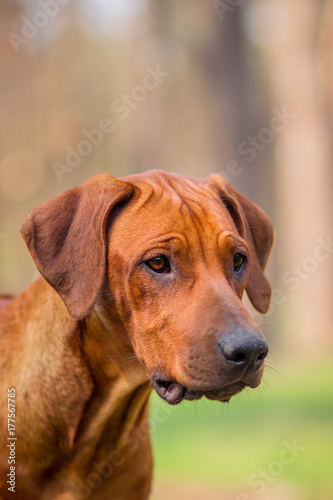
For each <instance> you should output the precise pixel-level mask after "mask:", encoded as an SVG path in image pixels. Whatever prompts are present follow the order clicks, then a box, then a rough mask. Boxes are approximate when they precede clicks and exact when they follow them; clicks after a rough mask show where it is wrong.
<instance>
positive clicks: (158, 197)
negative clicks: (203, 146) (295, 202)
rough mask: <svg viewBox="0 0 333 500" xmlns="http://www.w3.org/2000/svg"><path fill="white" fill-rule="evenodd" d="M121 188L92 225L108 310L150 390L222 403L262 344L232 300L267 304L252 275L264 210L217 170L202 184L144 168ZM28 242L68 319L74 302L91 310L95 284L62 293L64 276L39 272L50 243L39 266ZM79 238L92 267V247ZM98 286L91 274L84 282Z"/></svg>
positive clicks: (262, 352) (258, 272)
mask: <svg viewBox="0 0 333 500" xmlns="http://www.w3.org/2000/svg"><path fill="white" fill-rule="evenodd" d="M121 185H122V191H121V190H118V198H117V201H116V202H114V203H113V207H112V212H111V211H110V209H109V208H108V209H107V210H106V209H105V211H104V212H105V215H104V216H103V223H102V224H99V225H98V229H100V230H101V231H102V232H103V233H105V241H104V244H103V245H102V247H103V248H104V249H105V250H104V251H105V253H104V256H103V259H104V260H106V262H107V267H106V272H107V277H108V282H109V287H110V290H111V294H112V297H113V301H114V302H115V304H116V309H117V312H118V314H119V316H120V318H121V320H122V322H123V324H124V325H125V327H126V329H127V331H128V334H129V336H130V338H131V341H132V344H133V348H134V350H135V352H136V354H137V356H138V358H139V360H140V361H141V362H142V363H143V365H144V366H145V369H146V372H147V374H148V376H149V377H150V379H151V381H152V384H153V386H154V388H155V389H156V391H157V392H158V394H159V395H160V396H161V397H162V398H164V399H165V400H166V401H168V402H169V403H171V404H175V403H178V402H180V401H181V400H183V399H198V398H200V397H201V396H203V395H204V396H206V397H208V398H209V399H217V400H220V401H225V400H229V399H230V397H231V396H232V395H234V394H236V393H237V392H239V391H240V390H242V389H243V388H244V387H246V386H250V387H256V386H257V385H258V384H259V383H260V380H261V377H262V372H263V363H264V358H265V356H266V354H267V350H268V349H267V346H266V344H265V341H264V339H263V337H262V335H261V333H260V332H259V331H258V329H257V328H256V326H255V325H254V323H253V321H252V319H251V317H250V315H249V313H248V312H247V310H246V308H245V307H244V305H243V303H242V300H241V299H242V295H243V292H244V290H245V288H246V289H247V292H248V294H249V297H250V299H251V301H252V302H253V304H254V305H255V307H256V308H257V309H258V310H260V311H262V312H263V311H265V310H266V309H267V307H268V303H269V296H270V287H269V285H268V283H267V281H266V280H265V278H264V276H263V274H262V269H263V267H264V265H265V263H266V260H267V257H268V253H269V250H270V247H271V244H272V228H271V225H270V223H269V220H268V218H267V216H265V214H263V212H262V211H260V209H259V208H258V207H256V206H255V205H254V204H252V203H250V202H249V201H248V200H246V199H245V198H243V197H241V195H239V194H238V193H236V192H235V191H233V190H232V188H230V186H228V185H227V184H226V183H225V182H224V181H223V179H222V178H219V177H212V178H209V179H207V180H205V181H202V180H193V179H188V178H185V177H182V176H175V175H171V174H165V173H161V172H148V173H147V174H145V175H143V174H142V175H138V176H132V177H128V178H124V179H122V180H121V181H120V183H119V186H121ZM84 186H85V185H84ZM124 186H125V188H124ZM78 189H79V188H78ZM88 189H89V188H88ZM100 191H101V190H99V197H105V196H107V195H106V194H105V187H104V189H103V190H102V191H103V194H101V192H100ZM68 193H69V192H68ZM119 193H122V194H119ZM124 193H125V194H124ZM67 198H68V197H67ZM70 198H71V201H70V203H69V201H68V199H67V201H66V205H67V210H72V211H76V219H77V217H78V216H77V211H78V208H77V207H78V204H79V203H80V202H79V201H78V200H79V197H78V193H76V194H75V195H74V194H72V196H71V197H70ZM74 198H75V199H74ZM90 201H91V203H94V197H93V196H92V195H91V196H90ZM99 203H100V202H99ZM106 206H109V205H108V204H107V203H106ZM44 212H45V211H44ZM101 212H103V210H101ZM104 212H103V213H104ZM96 213H97V211H96ZM106 213H108V215H106ZM44 217H45V213H44ZM97 217H98V215H97ZM81 218H82V217H81ZM34 219H35V220H34V232H35V234H36V226H37V224H36V217H35V218H34ZM73 219H74V216H73V217H72V219H71V220H70V221H67V223H66V228H65V227H62V229H61V230H60V229H59V228H58V230H57V231H53V236H52V238H53V240H54V239H57V240H58V246H59V244H60V245H61V244H63V241H64V238H65V239H66V238H67V239H68V238H69V236H70V237H72V236H73V235H74V234H76V235H77V236H76V237H77V238H79V232H78V230H77V229H76V230H75V231H74V230H73V231H72V235H70V231H69V230H68V225H69V226H70V227H71V226H73V224H75V223H76V222H75V221H73ZM95 219H96V215H95V212H94V215H92V216H90V217H87V216H86V220H85V221H81V222H82V224H88V225H89V224H96V220H95ZM106 220H107V221H106ZM48 221H49V222H48V224H49V227H51V225H50V219H49V218H48ZM77 226H78V228H79V224H77ZM88 229H89V228H88ZM82 231H85V229H84V228H83V229H82ZM89 231H90V232H94V231H96V234H98V231H97V229H92V228H90V229H89ZM23 233H24V234H25V236H26V240H27V239H28V237H29V235H31V228H27V227H23ZM27 236H28V237H27ZM95 237H96V235H95ZM103 237H104V236H103ZM37 239H38V237H37ZM37 239H36V237H35V238H34V240H35V244H32V243H31V242H30V246H29V241H28V246H29V248H30V249H31V248H33V249H34V251H35V255H34V253H33V252H32V253H33V256H34V258H35V261H36V263H37V265H38V266H39V269H40V270H41V269H43V272H42V271H41V272H42V274H44V276H45V277H46V279H48V281H49V282H50V283H51V284H52V286H54V288H55V289H56V290H57V291H58V292H59V293H60V295H61V296H62V297H63V299H64V302H65V304H66V305H67V307H68V310H69V311H70V313H71V314H72V315H73V316H74V317H82V316H84V315H86V314H87V307H88V306H87V305H86V307H85V308H84V307H83V304H84V303H85V302H87V303H88V302H89V308H90V309H91V307H93V304H94V303H95V302H96V300H97V297H98V290H97V292H96V290H95V294H94V299H93V300H92V299H91V298H89V293H90V292H89V291H87V290H81V294H80V296H77V294H75V297H73V294H72V298H69V296H70V294H71V291H70V290H69V284H66V287H64V285H63V284H64V280H65V279H66V278H65V277H64V273H60V274H61V276H60V274H59V272H58V273H57V277H56V279H55V277H54V275H53V276H52V277H50V272H49V271H48V272H47V271H45V269H46V267H47V268H48V269H50V268H51V267H52V263H51V264H50V250H49V252H48V257H47V261H48V263H45V257H44V262H43V263H42V264H41V257H40V255H42V254H45V250H44V251H40V252H39V256H38V255H37V257H36V253H37V252H36V248H37V246H36V241H37ZM39 240H41V238H39ZM82 244H83V245H85V252H86V253H88V255H89V252H90V254H91V255H90V258H91V260H94V259H95V264H94V267H95V269H97V270H99V268H100V267H101V264H100V262H101V259H100V258H97V260H96V256H95V255H92V254H95V252H96V250H91V249H90V248H89V247H88V246H87V242H82ZM71 245H72V246H73V243H72V244H71ZM100 248H101V246H100ZM72 251H73V250H72ZM99 251H100V249H99ZM58 253H59V252H58ZM79 253H80V255H82V256H83V255H84V251H82V250H80V252H79ZM67 259H68V257H67ZM81 259H83V261H84V262H83V263H81V274H82V273H83V274H85V273H87V272H90V279H91V280H92V281H94V279H93V278H92V277H91V270H90V271H89V269H88V268H89V262H86V257H81ZM96 262H97V264H96ZM61 264H62V266H64V257H63V258H62V262H61ZM78 264H79V262H78ZM53 266H54V263H53ZM96 266H97V267H96ZM72 267H73V266H72ZM74 267H75V266H74ZM86 268H87V270H86V271H85V269H86ZM104 269H105V265H104ZM72 272H73V271H72ZM92 272H94V271H92ZM67 274H68V271H67ZM67 274H66V277H67ZM84 279H87V280H88V281H89V276H88V277H87V278H84ZM76 282H78V280H76ZM70 286H74V285H73V283H71V285H70ZM101 286H102V282H101V279H99V284H98V283H97V284H94V283H93V285H92V286H91V285H90V289H91V288H95V289H96V288H98V289H100V287H101ZM81 288H82V284H81ZM80 301H81V302H80ZM80 303H81V306H80ZM80 307H81V312H80V314H79V313H78V310H79V308H80ZM83 309H84V311H83ZM82 311H83V312H82Z"/></svg>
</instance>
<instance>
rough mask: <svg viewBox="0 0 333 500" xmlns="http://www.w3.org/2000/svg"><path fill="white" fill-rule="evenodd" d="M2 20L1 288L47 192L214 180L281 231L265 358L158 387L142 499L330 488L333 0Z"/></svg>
mask: <svg viewBox="0 0 333 500" xmlns="http://www.w3.org/2000/svg"><path fill="white" fill-rule="evenodd" d="M0 28H1V31H0V33H1V40H0V89H1V92H0V290H1V292H12V293H18V292H20V291H21V290H23V289H24V288H25V287H27V286H28V285H29V284H30V283H31V282H32V281H33V280H34V279H36V278H37V276H38V273H37V272H36V270H35V268H34V265H33V263H32V260H31V258H30V256H29V254H28V251H27V250H26V248H25V245H24V243H23V240H22V238H21V236H20V234H19V231H18V228H19V226H20V224H21V223H22V222H23V220H24V219H25V217H26V215H27V213H28V212H29V210H30V209H31V208H33V207H34V206H36V205H38V204H39V203H41V202H42V201H44V200H46V199H48V198H51V197H53V196H56V195H57V194H59V193H60V192H62V191H64V190H65V189H68V188H70V187H72V186H75V185H79V184H81V183H82V182H84V180H85V179H87V178H88V177H90V176H93V175H95V174H97V173H101V172H109V173H110V174H112V175H114V176H123V175H126V174H131V173H138V172H142V171H144V170H149V169H155V168H159V169H163V170H167V171H170V172H181V173H184V174H187V175H189V176H193V177H205V176H208V175H209V174H211V173H213V172H218V173H220V174H222V175H224V176H225V177H226V178H227V180H228V181H229V182H230V183H231V184H232V185H233V186H234V187H235V188H236V189H238V190H239V191H241V192H242V193H243V194H245V195H246V196H247V197H248V198H250V199H251V200H253V201H255V202H256V203H258V204H259V205H260V206H261V207H263V208H264V209H265V211H266V212H267V213H268V214H269V216H270V217H271V219H272V221H273V223H274V226H275V228H276V243H275V247H274V250H273V253H272V256H271V260H270V263H269V266H268V268H267V275H268V277H269V279H270V281H271V283H272V286H273V290H274V291H273V298H272V305H271V308H270V310H269V312H268V314H267V315H266V316H265V317H261V316H260V315H259V314H258V313H256V312H255V311H252V312H253V315H254V317H255V320H256V321H257V323H258V324H259V325H261V327H262V329H263V331H264V333H265V336H266V338H267V339H268V341H269V344H270V347H271V355H270V358H269V360H268V362H267V365H268V366H267V369H266V373H265V377H264V381H263V383H262V385H261V386H260V388H259V389H257V390H256V391H252V390H249V392H247V393H245V394H243V395H240V396H239V397H238V398H234V400H232V401H231V402H230V403H229V404H228V405H221V404H219V403H211V402H208V401H200V402H198V403H191V404H182V405H180V406H179V407H176V408H170V407H167V406H166V405H164V403H162V402H161V401H159V400H158V398H157V396H155V395H153V397H152V435H153V445H154V452H155V478H154V487H153V494H152V500H169V499H170V498H172V499H173V500H178V499H179V500H180V499H181V500H183V499H184V498H186V499H193V500H197V499H205V500H207V499H209V500H215V499H225V500H229V499H232V500H234V499H235V500H252V499H258V500H259V499H263V500H266V499H267V500H274V499H275V498H276V499H279V500H312V499H313V500H314V499H318V498H320V499H321V500H331V499H332V498H333V478H332V470H333V397H332V396H333V363H332V361H333V351H332V344H333V326H332V319H333V304H332V296H333V294H332V291H333V290H332V288H333V231H332V222H333V221H332V218H333V210H332V177H333V174H332V167H331V165H332V157H333V150H332V140H331V136H332V127H333V91H332V89H333V2H332V1H330V0H326V1H325V0H302V1H300V0H299V1H297V0H294V1H292V2H291V1H290V0H264V1H262V0H211V1H209V2H202V1H199V0H192V1H188V0H187V1H186V0H183V1H176V0H169V1H167V2H166V1H163V0H151V1H149V0H122V1H121V2H120V1H112V0H111V1H108V0H80V1H78V0H38V1H36V0H10V1H9V0H0ZM249 307H250V306H249ZM156 409H159V413H158V414H159V415H161V414H162V415H164V417H165V418H158V419H156V418H154V415H155V414H156V413H154V411H156Z"/></svg>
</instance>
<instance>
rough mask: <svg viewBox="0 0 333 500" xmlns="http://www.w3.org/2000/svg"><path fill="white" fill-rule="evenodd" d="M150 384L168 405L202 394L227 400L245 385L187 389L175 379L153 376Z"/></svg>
mask: <svg viewBox="0 0 333 500" xmlns="http://www.w3.org/2000/svg"><path fill="white" fill-rule="evenodd" d="M152 385H153V387H154V389H155V391H156V392H157V394H158V395H159V396H160V397H161V398H162V399H164V401H166V402H167V403H169V404H170V405H176V404H178V403H181V402H182V401H183V400H187V401H194V400H196V399H200V398H202V397H203V396H205V397H206V398H207V399H211V400H215V401H221V402H228V401H229V400H230V398H231V397H232V396H234V395H235V394H237V393H239V392H240V391H242V390H243V389H244V387H246V384H245V383H243V382H235V383H233V384H230V385H228V386H225V387H223V388H221V389H213V390H207V391H202V390H200V391H197V390H193V389H189V388H188V387H185V386H183V385H182V384H180V383H179V382H176V381H175V380H164V379H161V378H153V379H152Z"/></svg>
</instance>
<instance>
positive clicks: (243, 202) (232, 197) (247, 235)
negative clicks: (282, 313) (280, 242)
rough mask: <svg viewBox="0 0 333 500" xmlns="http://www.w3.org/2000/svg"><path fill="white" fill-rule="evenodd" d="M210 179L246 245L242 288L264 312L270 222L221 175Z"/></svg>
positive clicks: (271, 235)
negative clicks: (246, 277)
mask: <svg viewBox="0 0 333 500" xmlns="http://www.w3.org/2000/svg"><path fill="white" fill-rule="evenodd" d="M210 179H212V180H213V182H214V183H215V185H217V186H218V187H219V190H220V196H221V198H222V201H223V203H224V204H225V205H226V207H227V209H228V210H229V212H230V214H231V216H232V218H233V220H234V222H235V225H236V228H237V230H238V232H239V234H240V236H242V237H243V238H244V239H245V240H246V242H247V243H248V245H249V249H250V258H249V281H248V284H247V286H246V291H247V294H248V296H249V299H250V300H251V302H252V304H253V305H254V307H255V308H256V309H257V310H258V311H259V312H261V313H265V312H267V310H268V307H269V303H270V298H271V291H272V290H271V286H270V284H269V283H268V281H267V279H266V278H265V276H264V273H263V271H264V268H265V265H266V262H267V259H268V256H269V253H270V250H271V248H272V244H273V239H274V232H273V226H272V223H271V221H270V219H269V218H268V216H267V215H266V214H265V212H264V211H263V210H262V209H261V208H260V207H258V205H256V204H255V203H252V202H251V201H250V200H248V199H247V198H245V196H243V195H242V194H241V193H239V192H238V191H236V189H234V188H233V187H231V186H230V184H228V183H227V182H226V181H225V179H224V178H223V177H221V176H218V175H214V176H211V177H210Z"/></svg>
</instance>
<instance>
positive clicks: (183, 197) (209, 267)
mask: <svg viewBox="0 0 333 500" xmlns="http://www.w3.org/2000/svg"><path fill="white" fill-rule="evenodd" d="M21 233H22V235H23V238H24V240H25V243H26V245H27V247H28V249H29V251H30V253H31V255H32V258H33V259H34V262H35V264H36V266H37V268H38V270H39V272H40V274H41V277H40V278H39V279H38V280H37V281H36V282H35V283H34V284H33V285H32V286H31V287H30V288H28V289H27V290H26V291H24V292H23V293H22V294H20V295H18V296H16V297H15V298H13V299H12V300H8V298H7V301H6V303H3V307H2V308H1V309H0V353H1V354H0V356H1V358H0V366H1V373H0V389H1V391H0V402H1V407H0V408H1V409H0V420H1V422H0V423H1V429H2V430H1V438H0V439H1V454H0V471H1V472H0V498H1V499H2V500H4V499H9V498H10V499H12V498H15V499H16V500H38V499H41V500H84V499H87V498H89V499H91V500H108V499H110V500H111V499H112V500H143V499H147V498H148V495H149V490H150V483H151V471H152V456H151V446H150V440H149V432H148V398H149V394H150V392H151V390H152V388H154V389H155V390H156V392H157V393H158V395H159V396H160V397H161V398H163V399H164V400H165V401H167V402H168V403H169V404H171V405H174V404H177V403H179V402H181V401H182V400H197V399H199V398H201V397H203V396H205V397H206V398H208V399H211V400H217V401H229V399H230V398H231V397H232V396H233V395H235V394H237V393H238V392H240V391H241V390H242V389H244V388H245V387H252V388H254V387H257V386H258V385H259V383H260V380H261V377H262V373H263V367H264V359H265V357H266V355H267V352H268V347H267V345H266V342H265V340H264V338H263V336H262V334H261V332H260V331H259V329H258V328H257V327H256V325H255V324H254V322H253V320H252V318H251V316H250V314H249V312H248V311H247V309H246V308H245V306H244V305H243V302H242V295H243V292H244V290H245V289H246V291H247V294H248V296H249V298H250V300H251V302H252V304H253V305H254V307H255V308H256V309H257V310H258V311H260V312H262V313H264V312H266V311H267V308H268V306H269V301H270V293H271V289H270V285H269V283H268V282H267V280H266V278H265V277H264V274H263V269H264V267H265V264H266V261H267V258H268V255H269V252H270V249H271V245H272V240H273V230H272V225H271V223H270V221H269V218H268V217H267V215H266V214H265V213H264V212H263V211H262V210H261V209H260V208H259V207H258V206H257V205H255V204H254V203H252V202H250V201H249V200H247V199H246V198H245V197H244V196H242V195H241V194H240V193H238V192H237V191H235V190H234V189H233V188H232V187H231V186H230V185H229V184H228V183H227V182H226V181H225V180H224V179H223V178H222V177H220V176H217V175H216V176H211V177H208V178H207V179H204V180H203V179H191V178H188V177H185V176H182V175H176V174H169V173H165V172H160V171H149V172H147V173H144V174H139V175H133V176H128V177H124V178H120V179H114V178H113V177H111V176H110V175H108V174H103V175H98V176H96V177H93V178H91V179H89V180H88V181H87V182H85V183H84V184H83V185H82V186H80V187H75V188H73V189H70V190H68V191H65V192H64V193H62V194H60V195H59V196H57V197H56V198H54V199H51V200H49V201H47V202H45V203H43V204H42V205H40V206H38V207H37V208H35V209H34V210H32V211H31V213H30V214H29V215H28V217H27V219H26V220H25V222H24V223H23V225H22V227H21ZM13 491H15V494H13Z"/></svg>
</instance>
